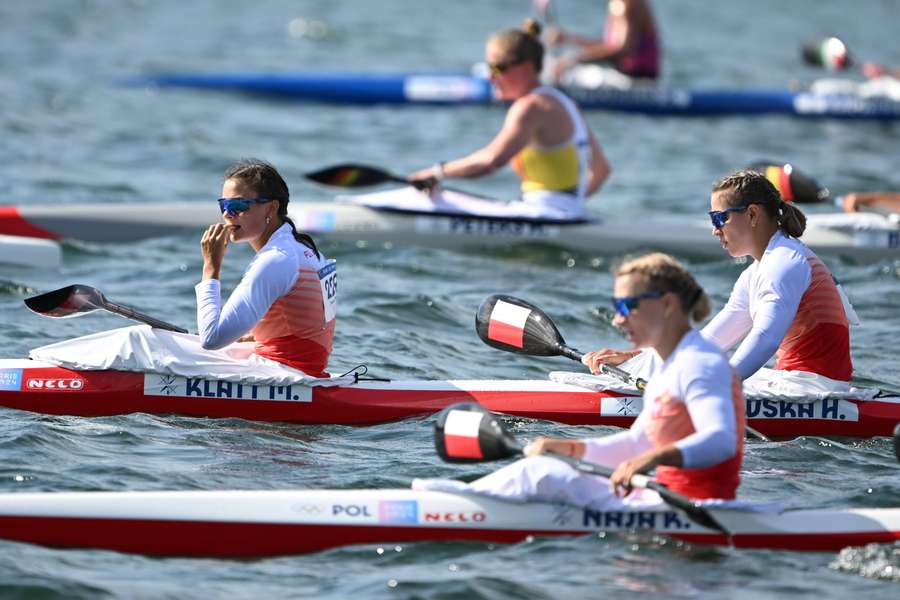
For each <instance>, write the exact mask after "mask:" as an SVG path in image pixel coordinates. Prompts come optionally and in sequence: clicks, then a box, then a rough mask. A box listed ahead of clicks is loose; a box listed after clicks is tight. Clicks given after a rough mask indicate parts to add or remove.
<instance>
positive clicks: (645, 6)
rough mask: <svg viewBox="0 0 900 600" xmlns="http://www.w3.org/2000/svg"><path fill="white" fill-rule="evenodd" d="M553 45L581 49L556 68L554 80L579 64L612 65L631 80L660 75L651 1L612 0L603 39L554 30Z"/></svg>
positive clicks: (550, 42) (549, 37) (557, 79)
mask: <svg viewBox="0 0 900 600" xmlns="http://www.w3.org/2000/svg"><path fill="white" fill-rule="evenodd" d="M547 41H548V43H549V44H551V45H561V44H569V45H573V46H578V48H579V50H578V51H576V52H575V53H573V54H569V55H567V56H564V57H562V58H560V59H559V60H558V61H556V63H555V64H554V65H553V80H554V81H559V80H560V79H561V78H562V76H563V74H564V73H565V72H566V71H567V70H569V69H571V68H572V67H574V66H576V65H579V64H598V63H600V64H609V65H611V66H613V67H615V69H616V70H617V71H619V72H620V73H622V74H624V75H628V76H629V77H646V78H652V79H655V78H656V77H658V76H659V70H660V69H659V65H660V43H659V35H658V34H657V29H656V21H655V19H654V18H653V11H652V10H651V9H650V3H649V1H648V0H609V2H608V3H607V15H606V23H605V27H604V31H603V39H601V40H598V39H596V38H590V37H584V36H580V35H576V34H574V33H571V32H568V31H563V30H562V29H558V28H553V29H550V30H549V31H548V40H547Z"/></svg>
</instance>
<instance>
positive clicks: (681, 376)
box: [584, 330, 745, 499]
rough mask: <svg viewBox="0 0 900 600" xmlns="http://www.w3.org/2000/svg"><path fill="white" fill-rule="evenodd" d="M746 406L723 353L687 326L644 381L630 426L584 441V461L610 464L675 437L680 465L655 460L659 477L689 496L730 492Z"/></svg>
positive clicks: (732, 491)
mask: <svg viewBox="0 0 900 600" xmlns="http://www.w3.org/2000/svg"><path fill="white" fill-rule="evenodd" d="M744 411H745V405H744V396H743V393H742V391H741V381H740V379H739V378H738V377H737V374H736V373H735V372H734V369H732V368H731V366H730V365H729V364H728V359H727V358H726V357H725V355H724V354H722V351H721V350H719V349H718V348H717V347H716V346H715V344H713V343H712V342H710V341H708V340H707V339H705V338H704V337H703V336H702V335H700V333H699V332H697V331H694V330H692V331H690V332H688V333H687V334H685V336H684V337H683V338H682V339H681V341H680V342H679V343H678V346H676V348H675V350H674V352H672V354H671V356H669V358H668V359H667V360H666V361H665V362H664V363H663V364H662V366H661V367H660V369H659V370H658V371H656V372H655V373H654V374H653V376H652V377H651V378H650V380H649V381H648V382H647V387H646V389H645V390H644V408H643V410H642V411H641V414H640V415H639V416H638V418H637V419H636V420H635V422H634V423H633V424H632V426H631V428H630V429H629V430H627V431H623V432H620V433H617V434H614V435H611V436H606V437H602V438H593V439H588V440H584V442H585V454H584V460H586V461H589V462H596V463H600V464H605V465H607V466H609V467H610V468H615V467H616V466H617V465H618V464H620V463H621V462H623V461H625V460H628V459H630V458H634V457H636V456H638V455H640V454H643V453H644V452H646V451H648V450H650V449H653V448H662V447H665V446H668V445H670V444H675V446H676V447H677V448H678V449H679V450H680V451H681V454H682V458H683V466H682V467H669V466H660V467H657V469H656V479H657V480H658V481H659V482H660V483H663V484H665V485H667V486H668V487H669V488H670V489H672V490H674V491H676V492H678V493H681V494H684V495H686V496H689V497H691V498H725V499H733V498H734V497H735V495H736V493H737V488H738V484H739V483H740V475H739V472H740V468H741V460H742V458H743V451H744V421H745V419H744Z"/></svg>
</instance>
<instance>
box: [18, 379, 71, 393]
mask: <svg viewBox="0 0 900 600" xmlns="http://www.w3.org/2000/svg"><path fill="white" fill-rule="evenodd" d="M25 388H26V389H28V390H29V391H32V390H40V391H42V392H78V391H81V390H83V389H84V379H82V378H81V377H33V378H31V379H26V380H25Z"/></svg>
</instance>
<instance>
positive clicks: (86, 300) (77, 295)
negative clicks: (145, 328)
mask: <svg viewBox="0 0 900 600" xmlns="http://www.w3.org/2000/svg"><path fill="white" fill-rule="evenodd" d="M25 306H27V307H28V308H30V309H31V310H33V311H34V312H36V313H38V314H40V315H44V316H45V317H75V316H78V315H82V314H85V313H89V312H92V311H95V310H107V311H109V312H111V313H115V314H117V315H122V316H123V317H126V318H129V319H132V320H134V321H139V322H141V323H146V324H147V325H149V326H150V327H156V328H157V329H165V330H167V331H174V332H176V333H187V332H188V331H187V329H182V328H181V327H178V326H176V325H172V324H171V323H166V322H165V321H160V320H159V319H154V318H153V317H151V316H148V315H145V314H144V313H141V312H138V311H136V310H134V309H133V308H129V307H127V306H122V305H121V304H116V303H114V302H110V301H109V300H107V299H106V297H105V296H104V295H103V294H102V293H101V292H100V290H98V289H96V288H93V287H91V286H89V285H83V284H75V285H69V286H66V287H64V288H60V289H58V290H53V291H52V292H47V293H46V294H40V295H39V296H32V297H31V298H26V299H25Z"/></svg>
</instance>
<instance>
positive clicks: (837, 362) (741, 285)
mask: <svg viewBox="0 0 900 600" xmlns="http://www.w3.org/2000/svg"><path fill="white" fill-rule="evenodd" d="M710 207H711V208H712V210H711V211H710V212H709V217H710V220H711V221H712V225H713V230H712V233H713V235H715V236H716V237H717V238H719V241H720V242H721V243H722V247H723V248H724V249H725V250H726V251H727V252H728V254H730V255H731V256H733V257H736V258H737V257H743V256H752V257H753V259H754V261H753V263H751V264H750V266H749V267H747V268H746V269H745V270H744V272H743V273H741V276H740V277H739V278H738V280H737V283H736V284H735V286H734V289H733V290H732V292H731V297H730V298H729V299H728V303H727V304H726V305H725V307H724V308H723V309H722V310H721V311H720V312H719V314H717V315H716V316H715V317H714V318H713V319H712V320H711V321H710V322H709V323H708V324H707V325H706V327H704V328H703V331H702V333H703V335H704V337H706V338H707V339H709V340H711V341H713V342H715V343H716V344H717V345H718V346H719V347H720V348H722V349H724V350H729V349H731V348H732V347H734V346H735V345H736V344H738V342H740V344H739V345H738V347H737V349H736V350H735V352H734V354H733V355H732V357H731V364H732V365H734V367H735V369H736V370H737V372H738V374H739V375H740V376H741V378H743V379H746V378H748V377H750V376H751V375H753V374H754V373H756V372H757V371H758V370H759V369H760V368H761V367H763V366H764V365H765V364H766V362H768V360H769V359H770V358H772V356H773V355H774V356H776V357H777V360H776V363H775V369H777V370H785V371H802V372H806V373H814V374H817V375H820V376H823V377H826V378H828V379H831V380H835V382H847V381H849V380H850V377H851V375H852V374H853V364H852V361H851V359H850V327H849V318H848V313H852V307H850V304H849V301H848V300H847V299H846V297H845V296H844V295H843V292H842V290H841V289H840V288H839V286H838V285H837V283H836V281H835V279H834V277H833V276H832V275H831V272H830V271H829V270H828V267H826V266H825V265H824V264H823V263H822V261H821V260H819V258H818V257H817V256H816V255H815V254H814V253H813V252H812V251H811V250H810V249H809V248H807V247H806V245H805V244H803V242H801V241H800V240H799V239H797V238H799V237H800V236H801V235H803V231H804V229H805V228H806V217H805V216H804V215H803V213H802V212H801V211H800V209H799V208H797V206H796V205H794V204H793V203H789V202H785V201H784V200H782V198H781V196H780V195H779V193H778V190H777V189H775V186H774V185H773V184H772V182H771V181H769V180H768V179H767V178H766V176H765V175H764V174H762V173H759V172H757V171H738V172H736V173H734V174H732V175H729V176H727V177H725V178H723V179H721V180H719V181H718V182H717V183H716V184H715V185H714V186H713V190H712V196H711V199H710ZM854 319H855V314H854ZM635 353H636V352H619V351H616V350H610V349H603V350H600V351H597V352H592V353H591V354H590V355H589V356H588V359H587V362H588V364H589V366H590V367H591V370H593V371H596V370H597V369H598V368H599V365H600V363H604V362H608V363H610V364H620V363H621V362H623V361H624V360H625V359H627V358H630V357H631V356H633V355H634V354H635Z"/></svg>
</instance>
